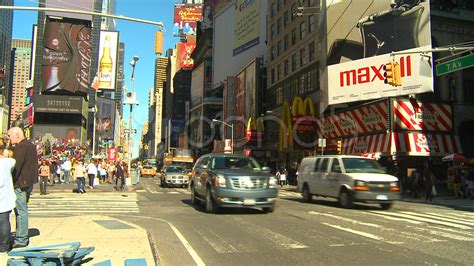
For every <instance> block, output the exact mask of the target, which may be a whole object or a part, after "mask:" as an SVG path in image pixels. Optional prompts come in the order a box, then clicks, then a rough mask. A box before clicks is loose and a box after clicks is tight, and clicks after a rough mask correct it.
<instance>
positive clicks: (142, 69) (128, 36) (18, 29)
mask: <svg viewBox="0 0 474 266" xmlns="http://www.w3.org/2000/svg"><path fill="white" fill-rule="evenodd" d="M69 1H74V2H77V1H78V0H69ZM116 1H117V10H116V14H117V15H123V16H127V17H133V18H140V19H144V20H151V21H157V22H158V21H160V22H163V24H164V26H165V30H166V32H165V43H164V51H166V49H168V48H173V47H174V46H175V43H176V42H178V41H179V40H178V38H175V37H173V36H172V30H173V9H174V1H172V0H116ZM15 5H16V6H37V4H36V1H33V0H15ZM36 21H37V13H36V12H33V11H18V10H17V11H15V12H14V21H13V38H22V39H30V38H31V26H32V25H33V24H36ZM116 23H117V30H118V31H120V41H121V42H124V43H125V62H124V63H125V84H126V85H127V87H128V88H130V76H131V66H130V64H129V62H130V61H131V60H132V59H133V56H135V55H138V56H139V57H140V59H139V60H138V62H137V64H136V67H135V83H134V91H135V92H136V93H137V99H138V101H139V103H140V105H139V106H138V107H134V109H133V127H134V128H136V129H137V131H138V132H137V134H136V135H135V138H134V139H135V141H134V143H135V145H134V152H133V156H137V155H138V142H139V139H140V136H141V130H142V125H143V122H144V121H146V120H147V119H148V92H149V91H150V89H151V88H152V87H153V83H154V76H153V75H154V74H153V73H154V61H155V58H156V55H155V54H154V41H155V40H154V39H155V32H156V30H157V29H158V28H157V26H154V25H151V24H142V23H136V22H131V21H125V20H116ZM128 117H129V107H128V106H126V107H124V119H125V120H126V121H127V122H128Z"/></svg>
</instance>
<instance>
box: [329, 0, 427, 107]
mask: <svg viewBox="0 0 474 266" xmlns="http://www.w3.org/2000/svg"><path fill="white" fill-rule="evenodd" d="M323 6H325V7H326V9H324V11H323V18H324V19H325V21H324V23H325V24H323V25H324V26H325V27H324V26H323V28H324V29H323V31H325V32H326V34H321V35H322V37H323V38H325V39H323V41H322V43H323V46H324V47H325V48H326V49H325V50H326V52H327V54H326V58H324V59H323V61H325V64H323V73H324V74H325V75H324V78H323V79H322V82H323V84H321V85H322V86H321V88H327V90H328V91H327V94H326V97H327V99H326V100H327V101H326V102H325V104H326V106H327V105H328V104H338V103H346V102H353V101H360V100H368V99H377V98H381V97H388V96H397V95H406V94H413V93H422V92H429V91H433V77H432V69H431V67H432V59H431V54H429V55H428V54H421V53H420V51H427V50H430V49H431V33H430V32H431V29H430V6H429V2H428V1H391V0H379V1H373V0H360V1H350V0H339V1H328V0H326V1H323ZM399 51H404V52H407V53H406V54H403V55H393V56H391V53H392V52H399ZM389 62H393V63H394V65H396V66H397V71H396V72H397V74H398V77H399V81H400V82H399V84H390V82H389V84H386V83H385V76H384V74H385V73H386V74H387V75H389V72H388V70H387V71H386V70H385V69H384V66H385V65H386V64H388V63H389ZM326 65H327V68H324V66H326Z"/></svg>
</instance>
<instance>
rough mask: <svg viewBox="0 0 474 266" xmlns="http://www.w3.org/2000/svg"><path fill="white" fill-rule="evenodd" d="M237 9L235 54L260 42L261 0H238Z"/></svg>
mask: <svg viewBox="0 0 474 266" xmlns="http://www.w3.org/2000/svg"><path fill="white" fill-rule="evenodd" d="M235 9H236V10H235V21H234V23H235V24H234V50H233V55H234V56H236V55H238V54H240V53H242V52H243V51H245V50H247V49H249V48H251V47H253V46H255V45H257V44H259V42H260V0H237V1H236V5H235Z"/></svg>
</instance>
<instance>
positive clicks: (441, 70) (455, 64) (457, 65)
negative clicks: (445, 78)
mask: <svg viewBox="0 0 474 266" xmlns="http://www.w3.org/2000/svg"><path fill="white" fill-rule="evenodd" d="M471 66H474V54H469V55H466V56H463V57H459V58H456V59H453V60H450V61H448V62H444V63H441V64H438V65H437V66H436V75H437V76H441V75H444V74H448V73H451V72H454V71H458V70H461V69H464V68H468V67H471Z"/></svg>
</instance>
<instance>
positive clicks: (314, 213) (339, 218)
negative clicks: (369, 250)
mask: <svg viewBox="0 0 474 266" xmlns="http://www.w3.org/2000/svg"><path fill="white" fill-rule="evenodd" d="M309 214H313V215H321V216H326V217H330V218H335V219H338V220H341V221H345V222H349V223H353V224H359V225H364V226H369V227H374V228H383V226H382V225H378V224H373V223H365V222H361V221H358V220H354V219H350V218H346V217H341V216H337V215H334V214H329V213H319V212H314V211H310V212H309Z"/></svg>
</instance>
